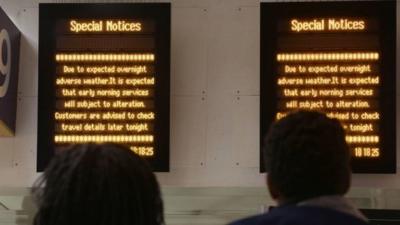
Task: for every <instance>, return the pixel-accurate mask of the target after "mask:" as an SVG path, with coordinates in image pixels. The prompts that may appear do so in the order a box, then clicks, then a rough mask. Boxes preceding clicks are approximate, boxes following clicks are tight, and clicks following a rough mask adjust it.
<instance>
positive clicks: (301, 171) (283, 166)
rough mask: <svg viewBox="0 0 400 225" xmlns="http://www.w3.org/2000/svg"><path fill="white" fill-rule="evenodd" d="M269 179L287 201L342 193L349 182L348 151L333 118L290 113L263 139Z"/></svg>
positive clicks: (304, 112) (343, 136)
mask: <svg viewBox="0 0 400 225" xmlns="http://www.w3.org/2000/svg"><path fill="white" fill-rule="evenodd" d="M264 156H265V159H264V161H265V166H266V170H267V172H268V176H269V178H270V180H271V181H272V182H273V184H274V186H275V187H276V188H277V190H279V192H280V193H281V194H282V195H283V196H284V197H285V198H286V199H289V200H290V201H294V202H296V201H301V200H304V199H308V198H312V197H318V196H322V195H343V194H345V193H346V192H347V190H348V188H349V185H350V176H351V174H350V173H351V172H350V152H349V148H348V145H347V143H346V141H345V132H344V129H343V127H342V126H341V124H340V122H339V121H338V120H337V119H331V118H328V117H327V116H326V115H325V114H323V113H319V112H313V111H298V112H294V113H291V114H289V115H287V116H286V117H284V118H283V119H281V120H279V121H277V122H276V123H274V124H273V125H272V126H271V128H270V130H269V133H268V134H267V136H266V138H265V145H264Z"/></svg>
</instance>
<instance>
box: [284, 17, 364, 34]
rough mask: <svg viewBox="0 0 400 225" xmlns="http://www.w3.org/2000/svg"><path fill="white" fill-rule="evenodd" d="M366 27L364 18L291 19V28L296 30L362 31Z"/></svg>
mask: <svg viewBox="0 0 400 225" xmlns="http://www.w3.org/2000/svg"><path fill="white" fill-rule="evenodd" d="M365 28H366V22H365V21H364V20H352V19H344V18H341V19H313V20H298V19H292V20H291V21H290V29H291V30H292V31H295V32H316V31H362V30H365Z"/></svg>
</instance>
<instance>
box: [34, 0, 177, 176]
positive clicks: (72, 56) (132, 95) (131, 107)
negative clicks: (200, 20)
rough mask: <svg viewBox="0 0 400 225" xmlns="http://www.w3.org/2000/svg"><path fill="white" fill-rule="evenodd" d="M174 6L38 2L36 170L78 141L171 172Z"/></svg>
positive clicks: (157, 169)
mask: <svg viewBox="0 0 400 225" xmlns="http://www.w3.org/2000/svg"><path fill="white" fill-rule="evenodd" d="M169 104H170V4H169V3H155V4H137V3H134V4H40V6H39V103H38V105H39V108H38V114H39V116H38V157H37V170H38V171H42V170H43V169H44V168H45V167H46V165H47V164H48V162H49V160H50V159H51V158H52V156H53V155H54V153H55V151H57V150H58V149H62V148H63V147H65V146H67V145H70V144H74V143H104V142H112V143H118V144H122V145H126V146H128V147H129V148H130V149H131V150H132V151H134V152H136V153H137V154H139V155H140V156H142V157H144V158H145V159H147V160H148V161H149V163H150V164H151V165H152V167H153V169H154V170H155V171H163V172H164V171H168V170H169V115H170V111H169Z"/></svg>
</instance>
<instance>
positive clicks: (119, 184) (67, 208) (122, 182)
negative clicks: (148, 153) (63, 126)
mask: <svg viewBox="0 0 400 225" xmlns="http://www.w3.org/2000/svg"><path fill="white" fill-rule="evenodd" d="M33 193H34V195H35V196H36V199H37V202H38V208H39V209H38V212H37V214H36V216H35V220H34V224H35V225H127V224H135V225H161V224H164V216H163V204H162V200H161V195H160V190H159V185H158V183H157V180H156V177H155V176H154V174H153V172H152V170H151V169H150V166H149V165H148V164H147V163H146V161H145V160H144V159H142V158H140V157H139V156H137V155H136V154H135V153H133V152H132V151H131V150H130V149H128V148H125V147H123V146H119V145H115V144H84V145H74V146H72V147H70V148H68V149H66V150H63V151H61V152H60V153H59V154H57V155H56V156H55V157H54V158H53V160H52V161H51V163H50V164H49V166H48V167H47V168H46V170H45V172H44V174H43V175H42V178H41V179H40V180H39V181H38V182H37V183H36V185H35V188H34V190H33Z"/></svg>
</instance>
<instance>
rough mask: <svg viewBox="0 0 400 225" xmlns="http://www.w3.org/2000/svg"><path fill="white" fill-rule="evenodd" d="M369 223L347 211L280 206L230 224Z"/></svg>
mask: <svg viewBox="0 0 400 225" xmlns="http://www.w3.org/2000/svg"><path fill="white" fill-rule="evenodd" d="M272 224H274V225H275V224H281V225H314V224H319V225H321V224H323V225H337V224H341V225H367V224H368V223H366V222H364V221H362V220H360V219H358V218H356V217H354V216H351V215H349V214H346V213H342V212H338V211H336V210H332V209H326V208H321V207H309V206H304V207H303V206H302V207H296V206H289V207H280V208H276V209H274V210H272V211H271V212H269V213H265V214H261V215H257V216H252V217H248V218H245V219H241V220H238V221H235V222H233V223H231V224H229V225H272Z"/></svg>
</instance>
